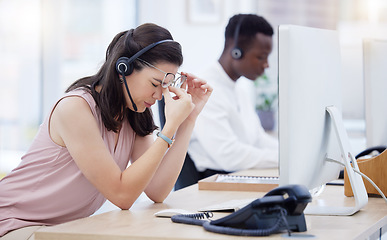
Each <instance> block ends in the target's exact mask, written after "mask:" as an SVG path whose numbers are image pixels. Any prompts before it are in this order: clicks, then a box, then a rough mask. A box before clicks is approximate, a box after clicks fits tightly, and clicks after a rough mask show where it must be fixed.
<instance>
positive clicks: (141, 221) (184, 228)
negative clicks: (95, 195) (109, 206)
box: [35, 171, 387, 240]
mask: <svg viewBox="0 0 387 240" xmlns="http://www.w3.org/2000/svg"><path fill="white" fill-rule="evenodd" d="M246 174H247V175H260V176H262V175H266V174H262V171H261V172H258V173H257V172H247V173H246ZM269 175H270V174H269ZM264 194H265V193H260V192H232V191H205V190H200V191H199V190H198V186H197V185H193V186H190V187H187V188H184V189H181V190H179V191H176V192H173V193H171V194H170V195H169V196H168V198H167V199H166V200H165V202H164V203H157V204H154V203H152V202H151V201H150V200H149V201H145V202H141V203H137V204H134V205H133V206H132V208H131V209H130V210H125V211H120V210H116V211H111V212H107V213H103V214H100V215H96V216H92V217H88V218H84V219H80V220H76V221H72V222H68V223H64V224H61V225H57V226H53V227H47V228H44V229H43V230H40V231H38V232H36V234H35V239H36V240H48V239H50V240H56V239H57V240H59V239H60V240H64V239H74V240H75V239H76V240H91V239H92V240H105V239H116V240H123V239H136V240H138V239H191V240H193V239H197V240H203V239H208V240H215V239H262V237H238V236H230V235H223V234H217V233H211V232H207V231H206V230H204V229H203V228H202V227H200V226H193V225H185V224H178V223H173V222H172V221H171V220H170V219H169V218H157V217H154V216H153V214H154V213H155V212H157V211H159V210H161V209H165V208H183V209H186V210H191V211H196V210H197V209H199V208H202V207H206V206H209V205H213V204H218V203H221V202H225V201H228V200H233V199H243V198H259V197H262V196H263V195H264ZM317 201H318V202H324V203H326V204H335V205H336V206H337V205H343V206H345V205H346V206H348V205H349V204H352V203H353V202H354V199H353V198H347V197H345V196H344V188H343V187H342V186H327V187H326V189H325V191H324V192H323V193H322V195H321V196H320V197H319V199H316V200H314V202H313V203H312V204H315V202H317ZM225 215H227V213H215V214H214V219H215V218H219V217H223V216H225ZM386 215H387V204H386V203H385V202H384V201H383V199H381V198H370V199H369V203H368V204H367V206H366V207H365V208H364V209H362V210H361V211H360V212H358V213H356V214H355V215H354V216H311V215H306V217H305V219H306V224H307V228H308V231H307V232H304V233H293V234H294V235H296V234H303V235H305V234H309V235H314V236H315V238H313V239H330V240H333V239H365V238H367V237H368V236H370V235H372V234H374V233H376V234H378V233H379V229H381V228H382V227H384V226H387V217H386ZM283 235H284V233H279V234H274V235H271V236H270V237H269V238H272V239H283V237H282V236H283ZM307 239H311V238H307Z"/></svg>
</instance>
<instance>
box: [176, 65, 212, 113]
mask: <svg viewBox="0 0 387 240" xmlns="http://www.w3.org/2000/svg"><path fill="white" fill-rule="evenodd" d="M182 74H184V75H186V76H187V80H186V81H185V83H184V84H183V86H182V88H183V89H187V93H188V94H190V95H191V96H192V102H193V104H194V105H195V108H194V109H193V110H192V112H191V114H190V115H189V117H188V118H189V119H192V120H196V118H197V116H198V115H199V113H200V112H201V111H202V109H203V107H204V106H205V104H206V103H207V101H208V99H209V97H210V96H211V93H212V90H213V88H212V87H211V86H210V85H209V84H208V83H207V81H206V80H204V79H200V78H197V77H196V76H195V75H193V74H190V73H182Z"/></svg>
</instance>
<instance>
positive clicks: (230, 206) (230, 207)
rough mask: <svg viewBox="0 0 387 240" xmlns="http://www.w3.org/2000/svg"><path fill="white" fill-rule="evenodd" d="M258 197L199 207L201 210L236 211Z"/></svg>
mask: <svg viewBox="0 0 387 240" xmlns="http://www.w3.org/2000/svg"><path fill="white" fill-rule="evenodd" d="M255 199H256V198H248V199H246V198H245V199H234V200H229V201H226V202H222V203H218V204H214V205H210V206H207V207H203V208H200V209H198V211H199V212H235V211H238V210H239V209H241V208H243V207H244V206H246V205H247V204H249V203H251V202H252V201H254V200H255Z"/></svg>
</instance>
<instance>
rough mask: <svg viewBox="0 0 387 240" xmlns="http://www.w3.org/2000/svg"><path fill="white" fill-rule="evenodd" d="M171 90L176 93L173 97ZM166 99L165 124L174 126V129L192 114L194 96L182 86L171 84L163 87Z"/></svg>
mask: <svg viewBox="0 0 387 240" xmlns="http://www.w3.org/2000/svg"><path fill="white" fill-rule="evenodd" d="M170 92H172V93H174V94H175V96H174V97H172V96H171V94H170ZM163 95H164V100H165V125H168V126H169V127H172V128H174V131H176V129H177V128H178V127H179V126H180V124H181V123H182V122H183V121H184V120H185V119H186V118H187V117H188V115H190V113H191V112H192V110H193V109H194V107H195V105H194V103H193V101H192V97H191V95H190V94H188V93H187V92H186V91H185V90H184V89H182V88H176V87H171V86H169V87H168V88H163Z"/></svg>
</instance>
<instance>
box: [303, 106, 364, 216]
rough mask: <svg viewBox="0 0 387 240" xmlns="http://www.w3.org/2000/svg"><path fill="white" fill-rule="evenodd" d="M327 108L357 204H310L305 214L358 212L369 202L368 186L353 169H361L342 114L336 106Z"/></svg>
mask: <svg viewBox="0 0 387 240" xmlns="http://www.w3.org/2000/svg"><path fill="white" fill-rule="evenodd" d="M326 110H327V111H328V113H329V115H330V117H331V119H332V123H333V125H334V128H335V132H336V135H337V138H338V142H339V144H340V149H341V154H342V159H343V161H344V165H345V169H346V170H347V173H348V178H349V182H350V183H351V187H352V190H353V195H354V198H355V206H351V207H344V206H318V205H317V206H316V205H308V206H307V207H306V209H305V211H304V212H305V214H310V215H334V216H338V215H343V216H349V215H353V214H355V213H356V212H358V211H359V210H360V209H361V208H363V207H364V206H365V205H366V204H367V203H368V195H367V191H366V188H365V186H364V182H363V179H362V176H360V175H359V174H357V173H355V171H354V170H353V168H355V169H356V170H357V171H359V167H358V165H357V162H356V159H355V158H354V156H353V154H352V153H351V151H350V144H349V140H348V135H347V133H346V131H345V128H344V124H343V119H342V118H341V114H340V112H339V110H338V109H337V108H336V107H335V106H329V107H326ZM352 165H353V168H352Z"/></svg>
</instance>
